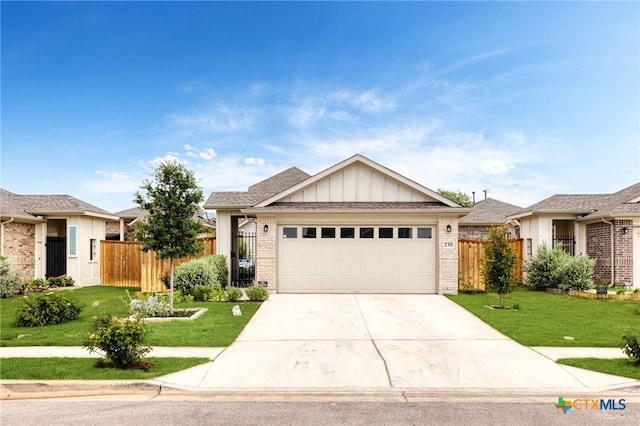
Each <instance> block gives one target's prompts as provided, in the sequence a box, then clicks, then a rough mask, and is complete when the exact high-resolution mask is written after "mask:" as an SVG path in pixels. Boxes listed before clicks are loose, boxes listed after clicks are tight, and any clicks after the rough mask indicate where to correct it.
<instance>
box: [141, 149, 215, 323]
mask: <svg viewBox="0 0 640 426" xmlns="http://www.w3.org/2000/svg"><path fill="white" fill-rule="evenodd" d="M140 188H141V190H142V191H144V192H140V191H137V192H136V193H135V198H134V201H135V203H136V204H138V205H139V206H140V207H141V208H142V209H144V210H146V211H147V213H148V214H147V216H145V218H144V220H142V221H141V223H140V224H139V225H138V226H137V227H136V229H135V231H134V237H135V239H136V240H138V241H140V242H141V243H142V250H143V251H145V252H146V251H149V250H153V251H154V252H155V253H156V258H158V259H169V265H170V269H169V289H170V291H171V295H170V299H169V300H170V303H169V305H170V308H171V312H173V270H174V259H178V258H181V257H184V256H193V255H196V254H197V253H198V252H199V251H200V250H202V249H203V245H202V243H200V242H198V235H199V234H201V233H203V232H205V227H204V225H203V224H202V223H201V222H199V221H197V220H195V219H194V215H195V214H196V212H198V210H199V209H200V203H201V202H202V201H203V200H204V196H203V194H202V189H201V188H200V187H198V185H197V182H196V178H195V176H194V174H193V172H192V171H190V170H189V169H187V167H186V166H185V165H183V164H181V163H178V162H177V161H165V162H161V163H160V164H159V165H158V167H157V168H156V170H155V172H154V175H153V180H151V181H150V180H145V181H144V182H143V184H142V186H141V187H140Z"/></svg>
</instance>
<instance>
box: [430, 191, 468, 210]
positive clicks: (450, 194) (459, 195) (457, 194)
mask: <svg viewBox="0 0 640 426" xmlns="http://www.w3.org/2000/svg"><path fill="white" fill-rule="evenodd" d="M437 192H438V194H440V195H442V196H443V197H445V198H448V199H449V200H451V201H453V202H454V203H458V204H460V205H461V206H462V207H468V206H470V205H471V204H472V202H471V197H469V194H465V193H464V192H462V191H447V190H446V189H438V191H437Z"/></svg>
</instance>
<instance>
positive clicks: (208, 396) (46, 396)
mask: <svg viewBox="0 0 640 426" xmlns="http://www.w3.org/2000/svg"><path fill="white" fill-rule="evenodd" d="M568 395H571V396H574V397H575V396H578V395H583V396H585V397H586V396H589V397H594V395H597V396H603V397H604V396H605V395H616V396H625V397H626V399H627V401H628V402H632V403H640V385H632V386H628V385H627V386H623V387H616V388H602V389H590V390H585V389H540V390H531V389H488V388H482V389H480V388H455V389H410V388H391V389H323V388H309V389H192V388H184V387H172V386H171V385H170V384H166V383H161V382H157V381H150V382H144V381H109V380H105V381H81V380H76V381H70V380H60V381H46V382H43V381H25V380H13V381H3V382H2V383H0V400H4V401H20V400H59V399H76V400H114V399H117V400H122V399H126V400H152V399H153V400H209V401H279V402H293V401H333V402H337V401H361V402H362V401H384V402H435V401H476V402H480V401H493V402H495V401H504V402H514V401H515V402H546V401H547V400H549V398H557V397H558V396H568Z"/></svg>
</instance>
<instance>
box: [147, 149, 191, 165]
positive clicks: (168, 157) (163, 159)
mask: <svg viewBox="0 0 640 426" xmlns="http://www.w3.org/2000/svg"><path fill="white" fill-rule="evenodd" d="M169 161H176V162H178V163H182V164H186V163H187V162H186V161H185V160H182V159H181V158H179V154H178V153H175V152H174V153H167V154H165V155H164V156H162V157H155V158H154V159H153V160H151V161H149V164H150V165H151V166H152V167H156V166H158V165H159V164H160V163H166V162H169Z"/></svg>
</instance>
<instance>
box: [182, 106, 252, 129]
mask: <svg viewBox="0 0 640 426" xmlns="http://www.w3.org/2000/svg"><path fill="white" fill-rule="evenodd" d="M259 115H260V111H259V110H257V109H252V108H245V107H233V106H229V105H225V104H224V103H218V104H216V105H214V106H213V107H210V108H206V109H202V110H198V109H194V110H192V111H191V112H190V113H176V114H170V115H169V120H170V122H171V124H172V125H173V126H174V127H176V128H177V130H178V133H180V134H183V135H198V134H201V133H228V132H238V131H243V130H247V129H250V128H251V127H252V126H253V125H254V122H255V119H256V117H257V116H259Z"/></svg>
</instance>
